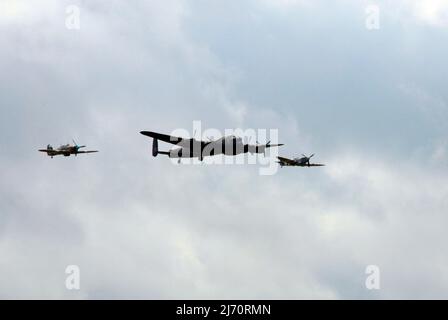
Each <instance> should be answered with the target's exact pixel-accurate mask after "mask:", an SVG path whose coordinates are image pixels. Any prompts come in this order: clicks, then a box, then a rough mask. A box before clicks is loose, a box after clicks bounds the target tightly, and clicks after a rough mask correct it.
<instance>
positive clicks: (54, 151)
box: [38, 149, 64, 155]
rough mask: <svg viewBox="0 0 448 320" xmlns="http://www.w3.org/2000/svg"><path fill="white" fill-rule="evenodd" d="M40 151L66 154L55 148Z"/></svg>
mask: <svg viewBox="0 0 448 320" xmlns="http://www.w3.org/2000/svg"><path fill="white" fill-rule="evenodd" d="M38 151H39V152H45V153H50V154H52V155H58V154H64V152H61V151H59V150H54V149H40V150H38Z"/></svg>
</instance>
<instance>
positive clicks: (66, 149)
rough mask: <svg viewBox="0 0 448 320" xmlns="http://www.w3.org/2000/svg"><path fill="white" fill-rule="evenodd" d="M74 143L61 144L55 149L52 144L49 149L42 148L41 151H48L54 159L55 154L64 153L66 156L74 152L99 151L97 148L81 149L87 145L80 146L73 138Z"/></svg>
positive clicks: (75, 153) (76, 153)
mask: <svg viewBox="0 0 448 320" xmlns="http://www.w3.org/2000/svg"><path fill="white" fill-rule="evenodd" d="M73 143H74V145H70V144H65V145H62V146H60V147H59V148H57V149H53V147H52V146H51V145H48V146H47V149H41V150H39V151H40V152H45V153H47V155H48V156H50V157H51V158H52V159H53V157H54V156H59V155H63V156H64V157H70V156H71V155H72V154H74V155H75V156H77V155H78V154H83V153H95V152H98V151H97V150H91V151H80V150H79V149H81V148H85V147H86V146H78V144H77V143H76V142H75V140H73Z"/></svg>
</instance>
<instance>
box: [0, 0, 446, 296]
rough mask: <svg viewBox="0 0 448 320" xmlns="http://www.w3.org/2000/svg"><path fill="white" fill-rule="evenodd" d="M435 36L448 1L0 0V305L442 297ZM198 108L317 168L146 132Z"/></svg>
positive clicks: (442, 102) (441, 118) (440, 109)
mask: <svg viewBox="0 0 448 320" xmlns="http://www.w3.org/2000/svg"><path fill="white" fill-rule="evenodd" d="M69 5H75V6H76V8H78V9H79V13H80V15H79V18H80V20H79V21H80V25H79V26H80V28H79V29H70V28H67V21H68V26H69V27H70V26H71V25H70V23H71V22H73V20H71V17H72V16H71V14H72V13H73V7H68V6H69ZM371 5H376V7H374V8H378V9H379V21H378V23H379V24H378V25H377V26H378V27H379V28H378V29H377V28H374V29H371V28H370V29H369V28H367V27H366V23H367V25H369V21H370V20H368V19H369V18H371V12H372V11H371V10H372V7H369V6H371ZM369 8H370V9H369ZM67 10H68V11H67ZM366 10H367V11H366ZM447 39H448V1H445V0H425V1H418V0H397V1H393V2H391V1H357V0H353V1H349V0H341V1H324V0H322V1H315V0H309V1H308V0H259V1H255V0H243V1H224V0H219V1H210V0H196V1H184V0H168V1H118V0H109V1H106V0H94V1H80V0H72V1H65V0H64V1H59V0H41V1H39V5H36V4H35V3H34V1H31V0H27V1H25V0H0V70H1V72H0V112H1V113H0V115H1V117H0V148H1V149H0V150H1V151H0V298H63V299H79V298H82V299H96V298H139V299H147V298H148V299H151V298H159V299H163V298H172V299H183V298H190V299H197V298H204V299H215V298H246V299H252V298H253V299H258V298H260V299H261V298H263V299H279V298H284V299H304V298H323V299H344V298H360V299H370V298H372V299H376V298H385V299H396V298H417V299H418V298H445V299H447V298H448V250H447V247H446V243H448V233H447V232H446V229H447V227H448V183H447V181H448V170H447V167H448V105H447V101H448V91H447V90H446V86H447V83H448V82H447V80H448V79H447V74H448V64H447V62H446V57H447V56H448V41H447ZM194 120H200V121H201V122H202V128H203V129H207V128H215V129H217V130H221V131H222V132H223V131H224V130H225V129H229V128H230V129H233V128H242V129H248V128H254V129H258V128H263V129H278V130H279V131H278V132H279V140H280V142H283V143H285V146H283V147H282V148H281V149H280V154H281V155H283V156H287V157H294V156H298V155H300V154H302V153H307V154H311V153H316V156H315V158H313V160H314V159H315V161H316V162H323V163H326V164H327V166H326V167H323V168H313V169H306V168H283V169H281V170H278V172H277V173H276V174H275V175H268V176H263V175H260V174H259V166H257V165H233V166H224V165H207V164H203V165H197V166H196V165H181V166H176V165H173V164H172V163H171V162H170V160H169V159H167V158H165V157H163V156H159V157H157V158H153V157H152V156H151V142H150V140H149V139H148V138H146V137H143V136H141V135H140V134H139V131H141V130H151V131H159V132H163V133H170V132H172V131H173V130H175V129H179V128H185V129H187V130H191V128H192V125H193V121H194ZM72 138H74V139H76V140H77V142H78V143H80V144H87V145H88V147H89V148H91V149H99V150H100V153H98V154H93V155H85V156H79V157H76V158H75V157H70V158H64V157H55V158H54V159H50V158H49V157H46V156H45V155H44V154H41V153H39V152H37V149H40V148H42V147H45V146H46V145H47V144H49V143H50V144H52V145H54V146H58V145H59V144H62V143H68V142H71V139H72ZM160 147H161V149H164V148H168V147H169V146H167V145H163V144H161V145H160ZM68 265H78V266H79V268H80V270H81V288H80V290H72V291H70V290H67V289H66V287H65V280H66V277H67V275H66V274H65V268H66V266H68ZM368 265H376V266H378V267H379V268H380V275H381V277H380V279H381V280H380V281H381V282H380V283H381V289H380V290H367V289H366V287H365V280H366V276H367V275H366V274H365V269H366V267H367V266H368Z"/></svg>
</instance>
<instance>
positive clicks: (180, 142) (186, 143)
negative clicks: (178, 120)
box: [140, 131, 208, 148]
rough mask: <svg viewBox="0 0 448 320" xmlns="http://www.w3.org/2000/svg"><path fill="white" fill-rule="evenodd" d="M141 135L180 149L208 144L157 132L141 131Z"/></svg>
mask: <svg viewBox="0 0 448 320" xmlns="http://www.w3.org/2000/svg"><path fill="white" fill-rule="evenodd" d="M140 133H141V134H142V135H144V136H147V137H150V138H154V139H157V140H160V141H163V142H166V143H171V144H175V145H177V146H179V147H183V148H192V147H193V145H195V144H201V145H202V146H203V145H206V144H208V142H205V141H198V140H196V139H193V138H180V137H174V136H170V135H167V134H162V133H157V132H152V131H141V132H140Z"/></svg>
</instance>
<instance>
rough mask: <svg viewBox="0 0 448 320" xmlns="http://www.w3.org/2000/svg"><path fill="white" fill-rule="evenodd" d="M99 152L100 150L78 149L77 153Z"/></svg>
mask: <svg viewBox="0 0 448 320" xmlns="http://www.w3.org/2000/svg"><path fill="white" fill-rule="evenodd" d="M95 152H99V151H98V150H90V151H78V152H77V153H95Z"/></svg>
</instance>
